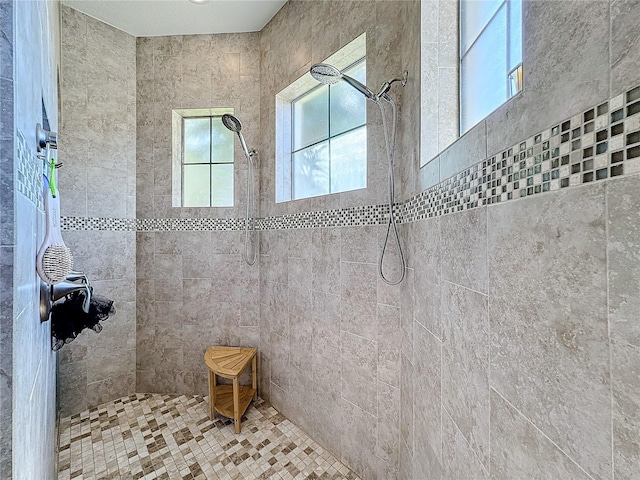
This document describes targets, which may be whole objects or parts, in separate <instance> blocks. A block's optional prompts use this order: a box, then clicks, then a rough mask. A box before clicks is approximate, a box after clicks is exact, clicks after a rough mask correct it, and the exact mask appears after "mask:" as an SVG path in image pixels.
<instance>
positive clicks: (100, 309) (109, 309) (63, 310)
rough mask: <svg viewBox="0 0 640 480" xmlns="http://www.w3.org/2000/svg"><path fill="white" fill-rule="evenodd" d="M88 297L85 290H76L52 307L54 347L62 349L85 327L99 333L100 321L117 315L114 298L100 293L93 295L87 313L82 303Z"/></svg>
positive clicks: (54, 348)
mask: <svg viewBox="0 0 640 480" xmlns="http://www.w3.org/2000/svg"><path fill="white" fill-rule="evenodd" d="M85 298H86V293H85V292H75V293H72V294H71V295H68V296H67V297H65V299H64V300H63V301H59V302H56V303H54V304H53V307H52V309H51V335H52V337H53V338H52V347H51V348H52V349H53V350H60V349H61V348H62V346H63V345H64V344H65V343H70V342H72V341H73V340H75V339H76V337H77V336H78V335H79V334H80V332H82V331H83V330H84V329H85V328H90V329H92V330H94V331H95V332H97V333H100V332H101V331H102V325H101V324H100V322H102V321H104V320H106V319H108V318H109V317H110V316H111V315H115V313H116V310H115V307H114V306H113V300H110V299H108V298H105V297H101V296H99V295H93V294H92V295H91V302H90V304H89V312H88V313H85V312H84V310H83V308H82V304H83V303H84V301H85Z"/></svg>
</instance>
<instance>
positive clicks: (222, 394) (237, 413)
mask: <svg viewBox="0 0 640 480" xmlns="http://www.w3.org/2000/svg"><path fill="white" fill-rule="evenodd" d="M257 353H258V349H257V348H243V347H209V348H208V349H207V351H206V352H205V354H204V363H205V364H206V365H207V367H208V368H209V418H210V419H211V420H213V418H214V417H215V412H218V413H219V414H220V415H223V416H225V417H227V418H232V419H233V420H234V422H235V427H236V433H240V419H241V418H242V415H244V412H246V410H247V407H248V406H249V404H250V403H251V400H255V399H256V398H258V382H257V379H256V367H257V365H256V363H257ZM249 363H251V377H252V385H251V387H249V386H244V385H240V384H239V381H238V379H239V377H240V374H241V373H242V372H244V371H245V370H246V368H247V367H248V366H249ZM216 375H217V376H219V377H222V378H227V379H229V380H233V385H218V384H217V382H216Z"/></svg>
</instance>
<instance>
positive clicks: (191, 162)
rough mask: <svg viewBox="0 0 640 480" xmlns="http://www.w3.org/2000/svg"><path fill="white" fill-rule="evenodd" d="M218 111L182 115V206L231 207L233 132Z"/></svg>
mask: <svg viewBox="0 0 640 480" xmlns="http://www.w3.org/2000/svg"><path fill="white" fill-rule="evenodd" d="M221 118H222V116H221V115H213V116H204V117H182V152H181V173H182V202H181V203H182V206H183V207H232V206H233V188H234V169H233V141H234V138H233V133H232V132H231V131H229V130H227V129H226V128H225V127H224V125H223V124H222V120H221Z"/></svg>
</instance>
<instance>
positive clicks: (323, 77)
mask: <svg viewBox="0 0 640 480" xmlns="http://www.w3.org/2000/svg"><path fill="white" fill-rule="evenodd" d="M309 73H310V74H311V76H312V77H313V78H315V79H316V80H317V81H319V82H320V83H322V84H324V85H333V84H334V83H338V82H339V81H340V80H344V81H345V82H347V83H348V84H349V85H351V86H352V87H353V88H355V89H356V90H358V91H359V92H360V93H362V94H363V95H364V96H365V97H367V98H368V99H369V100H373V101H374V102H375V101H377V97H376V94H375V93H373V92H372V91H371V90H369V89H368V88H367V87H366V86H365V85H363V84H362V83H360V82H359V81H358V80H356V79H355V78H352V77H350V76H349V75H345V74H344V73H342V72H341V71H340V70H338V69H337V68H336V67H334V66H333V65H329V64H327V63H316V64H315V65H313V66H312V67H311V69H310V70H309Z"/></svg>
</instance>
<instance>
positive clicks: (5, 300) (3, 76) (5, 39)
mask: <svg viewBox="0 0 640 480" xmlns="http://www.w3.org/2000/svg"><path fill="white" fill-rule="evenodd" d="M13 160H14V136H13V2H11V1H8V0H2V1H0V189H1V190H2V191H3V192H13V184H14V182H13V172H14V167H13V165H14V161H13ZM13 204H14V202H13V195H9V194H5V195H1V196H0V266H1V267H0V272H2V273H1V274H0V477H2V478H10V477H11V468H12V461H11V455H12V445H11V443H12V431H11V425H12V419H13V412H12V402H13V389H12V379H13V295H12V292H13V245H14V243H15V240H14V233H13V232H14V226H13V223H14V214H13Z"/></svg>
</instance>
